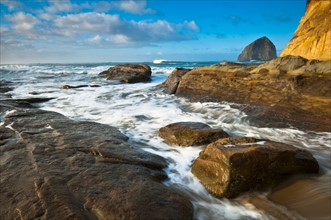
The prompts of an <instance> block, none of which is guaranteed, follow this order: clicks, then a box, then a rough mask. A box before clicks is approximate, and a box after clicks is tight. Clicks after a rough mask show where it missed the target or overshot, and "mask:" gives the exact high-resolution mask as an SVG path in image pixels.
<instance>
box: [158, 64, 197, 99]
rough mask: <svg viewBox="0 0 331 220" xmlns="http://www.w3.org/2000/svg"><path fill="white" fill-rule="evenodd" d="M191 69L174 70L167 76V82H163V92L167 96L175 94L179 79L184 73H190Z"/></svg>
mask: <svg viewBox="0 0 331 220" xmlns="http://www.w3.org/2000/svg"><path fill="white" fill-rule="evenodd" d="M191 70H192V69H186V68H175V69H174V70H173V71H172V73H171V74H170V75H169V77H168V78H167V80H166V81H165V82H164V87H165V91H166V92H167V93H168V94H175V93H176V90H177V87H178V84H179V81H180V78H182V76H184V75H185V74H186V73H188V72H189V71H191Z"/></svg>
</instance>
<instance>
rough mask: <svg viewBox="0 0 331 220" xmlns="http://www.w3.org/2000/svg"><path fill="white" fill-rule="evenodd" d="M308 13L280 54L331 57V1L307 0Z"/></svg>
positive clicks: (310, 57)
mask: <svg viewBox="0 0 331 220" xmlns="http://www.w3.org/2000/svg"><path fill="white" fill-rule="evenodd" d="M307 4H308V5H307V8H306V14H305V15H304V16H303V17H302V19H301V21H300V24H299V26H298V28H297V30H296V31H295V33H294V36H293V38H292V39H291V41H290V42H289V43H288V44H287V46H286V47H285V49H284V50H283V51H282V53H281V54H280V56H281V57H283V56H287V55H294V56H302V57H305V58H307V59H318V60H330V59H331V53H330V48H331V29H330V24H331V1H328V0H327V1H321V0H311V1H307Z"/></svg>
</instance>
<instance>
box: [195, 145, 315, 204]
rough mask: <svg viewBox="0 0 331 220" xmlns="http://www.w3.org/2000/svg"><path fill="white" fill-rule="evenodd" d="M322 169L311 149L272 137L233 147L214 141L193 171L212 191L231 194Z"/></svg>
mask: <svg viewBox="0 0 331 220" xmlns="http://www.w3.org/2000/svg"><path fill="white" fill-rule="evenodd" d="M318 171H319V165H318V163H317V161H316V159H315V158H314V157H313V156H312V155H311V154H310V153H309V152H308V151H305V150H301V149H299V148H296V147H293V146H291V145H287V144H282V143H278V142H272V141H266V142H265V143H263V144H256V143H254V144H252V143H250V144H241V145H233V146H231V147H229V146H224V145H221V144H217V143H212V144H210V145H208V146H207V147H206V149H205V150H203V151H202V152H201V153H200V155H199V157H198V158H197V159H196V160H195V161H194V163H193V166H192V173H193V174H194V175H195V176H196V177H197V178H198V179H199V180H200V182H201V183H202V184H203V185H204V186H205V187H206V189H207V190H208V191H209V192H210V193H212V194H213V195H215V196H217V197H228V198H232V197H236V196H238V195H240V194H241V193H244V192H247V191H251V190H265V189H269V188H271V187H274V186H275V185H276V184H279V183H280V182H282V181H284V180H286V179H287V178H288V177H289V176H291V175H294V174H299V173H318Z"/></svg>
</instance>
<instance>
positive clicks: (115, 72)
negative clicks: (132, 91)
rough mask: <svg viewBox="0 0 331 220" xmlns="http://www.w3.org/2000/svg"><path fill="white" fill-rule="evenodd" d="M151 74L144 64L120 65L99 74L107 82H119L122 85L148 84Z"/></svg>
mask: <svg viewBox="0 0 331 220" xmlns="http://www.w3.org/2000/svg"><path fill="white" fill-rule="evenodd" d="M151 74H152V71H151V68H150V66H148V65H146V64H120V65H116V66H114V67H110V68H109V69H108V70H106V71H103V72H101V73H100V75H105V76H106V77H107V80H119V81H121V82H123V83H138V82H148V81H150V80H151Z"/></svg>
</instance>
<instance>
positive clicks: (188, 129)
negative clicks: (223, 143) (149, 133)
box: [159, 122, 229, 146]
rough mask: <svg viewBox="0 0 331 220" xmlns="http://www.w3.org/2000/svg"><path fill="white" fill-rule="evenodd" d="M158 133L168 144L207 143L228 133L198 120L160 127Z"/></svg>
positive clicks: (189, 144) (224, 136)
mask: <svg viewBox="0 0 331 220" xmlns="http://www.w3.org/2000/svg"><path fill="white" fill-rule="evenodd" d="M159 135H160V137H161V138H163V139H164V140H165V142H166V143H168V144H175V145H179V146H193V145H202V144H208V143H211V142H213V141H216V140H218V139H220V138H226V137H228V136H229V135H228V134H227V133H226V132H224V131H223V130H222V129H212V128H211V127H209V126H208V125H206V124H204V123H200V122H177V123H173V124H169V125H167V126H165V127H162V128H160V131H159Z"/></svg>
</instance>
